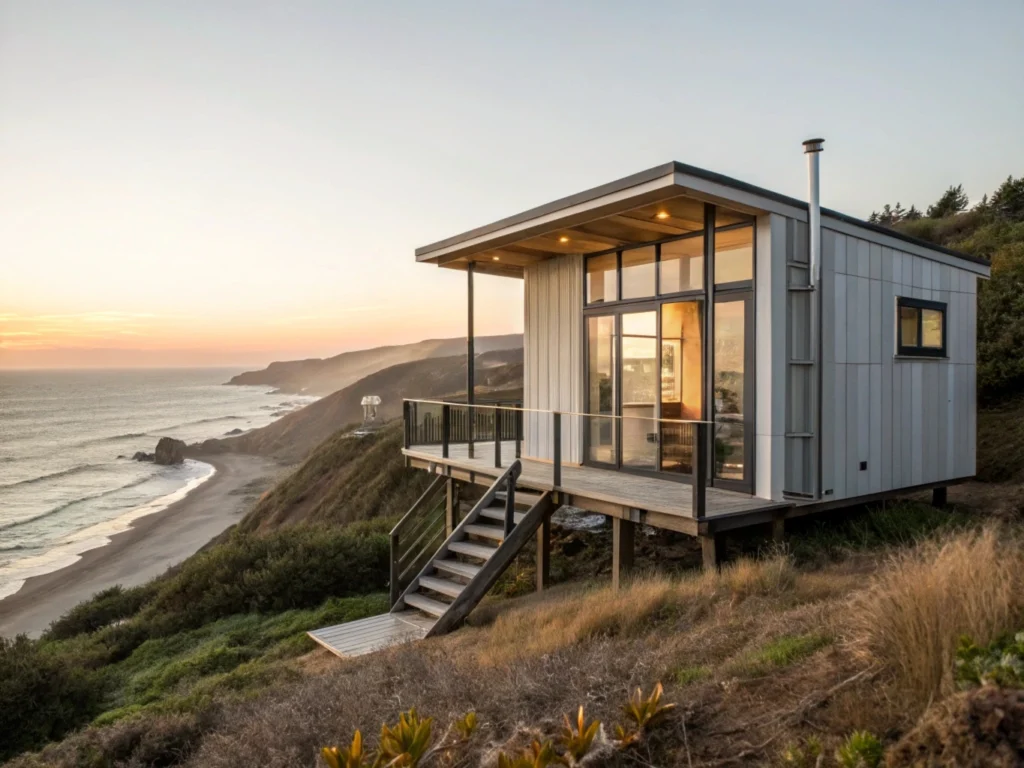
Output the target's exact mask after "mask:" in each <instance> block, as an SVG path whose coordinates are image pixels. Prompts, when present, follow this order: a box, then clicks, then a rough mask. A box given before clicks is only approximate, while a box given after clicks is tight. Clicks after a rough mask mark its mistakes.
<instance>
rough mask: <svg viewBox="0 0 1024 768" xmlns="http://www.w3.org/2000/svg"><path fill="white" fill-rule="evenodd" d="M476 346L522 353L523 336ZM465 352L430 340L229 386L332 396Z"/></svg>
mask: <svg viewBox="0 0 1024 768" xmlns="http://www.w3.org/2000/svg"><path fill="white" fill-rule="evenodd" d="M475 345H476V351H477V354H482V353H486V352H495V351H503V350H511V349H517V348H520V349H521V348H522V346H523V336H522V334H518V333H513V334H507V335H504V336H479V337H477V338H476V340H475ZM465 350H466V340H465V339H464V338H455V339H428V340H426V341H418V342H416V343H414V344H400V345H396V346H389V347H374V348H373V349H360V350H356V351H353V352H343V353H341V354H340V355H335V356H334V357H328V358H325V359H318V358H311V359H307V360H289V361H282V362H274V363H271V364H270V365H268V366H267V367H266V368H264V369H263V370H260V371H246V372H245V373H240V374H238V375H237V376H233V377H232V378H231V379H230V380H229V381H228V382H227V383H228V384H232V385H260V386H271V387H276V388H277V389H279V390H281V391H282V392H287V393H290V394H304V395H328V394H330V393H332V392H336V391H337V390H339V389H343V388H345V387H347V386H349V385H351V384H354V383H355V382H357V381H359V379H362V378H364V377H366V376H369V375H371V374H373V373H376V372H377V371H380V370H383V369H385V368H388V367H390V366H393V365H399V364H401V363H410V362H414V361H416V360H426V359H430V358H441V357H450V356H455V355H459V354H465Z"/></svg>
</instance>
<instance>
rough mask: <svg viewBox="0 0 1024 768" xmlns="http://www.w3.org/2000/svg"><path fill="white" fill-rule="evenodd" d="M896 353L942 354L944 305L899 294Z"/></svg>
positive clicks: (944, 323) (942, 355)
mask: <svg viewBox="0 0 1024 768" xmlns="http://www.w3.org/2000/svg"><path fill="white" fill-rule="evenodd" d="M897 304H898V308H899V322H898V324H897V326H896V354H898V355H913V356H916V357H946V305H945V304H944V303H942V302H938V301H925V300H924V299H912V298H909V297H907V296H900V297H899V298H898V299H897Z"/></svg>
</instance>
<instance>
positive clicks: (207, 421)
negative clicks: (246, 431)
mask: <svg viewBox="0 0 1024 768" xmlns="http://www.w3.org/2000/svg"><path fill="white" fill-rule="evenodd" d="M244 418H245V417H244V416H211V417H210V418H208V419H197V420H196V421H183V422H182V423H181V424H172V425H171V426H169V427H160V429H152V430H150V431H149V432H148V433H147V434H148V435H149V436H150V437H156V433H158V432H171V431H173V430H175V429H181V428H182V427H195V426H197V425H199V424H214V423H216V422H218V421H233V420H234V419H244Z"/></svg>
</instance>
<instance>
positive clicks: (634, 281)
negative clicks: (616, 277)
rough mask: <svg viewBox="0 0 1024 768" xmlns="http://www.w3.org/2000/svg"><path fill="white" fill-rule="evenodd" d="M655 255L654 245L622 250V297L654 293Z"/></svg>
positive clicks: (638, 297)
mask: <svg viewBox="0 0 1024 768" xmlns="http://www.w3.org/2000/svg"><path fill="white" fill-rule="evenodd" d="M654 256H655V250H654V246H653V245H649V246H647V247H646V248H633V249H631V250H628V251H623V252H622V298H624V299H642V298H645V297H647V296H653V295H654Z"/></svg>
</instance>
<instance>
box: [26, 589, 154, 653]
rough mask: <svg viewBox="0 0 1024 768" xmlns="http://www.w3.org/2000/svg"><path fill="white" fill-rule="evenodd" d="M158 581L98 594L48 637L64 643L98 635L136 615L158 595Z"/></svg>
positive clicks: (57, 623)
mask: <svg viewBox="0 0 1024 768" xmlns="http://www.w3.org/2000/svg"><path fill="white" fill-rule="evenodd" d="M156 585H157V582H156V581H151V582H148V583H146V584H143V585H140V586H138V587H132V588H131V589H123V588H122V587H121V585H119V584H118V585H115V586H113V587H110V588H109V589H105V590H103V591H102V592H97V593H96V594H95V595H93V596H92V598H90V599H89V600H86V601H85V602H83V603H79V604H78V605H76V606H75V607H74V608H72V609H71V610H70V611H68V612H67V613H66V614H64V615H63V616H61V617H60V618H59V619H57V620H56V621H55V622H53V624H51V625H50V628H49V629H48V630H47V631H46V633H45V635H44V636H45V637H48V638H52V639H54V640H64V639H67V638H70V637H74V636H75V635H81V634H85V633H87V632H95V631H96V630H97V629H102V628H103V627H106V626H109V625H111V624H113V623H114V622H116V621H121V620H123V619H127V618H129V617H131V616H134V615H135V614H136V613H138V612H139V610H140V609H141V608H142V606H143V605H144V604H145V603H146V602H147V601H149V600H151V599H152V598H153V595H154V594H155V593H156Z"/></svg>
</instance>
